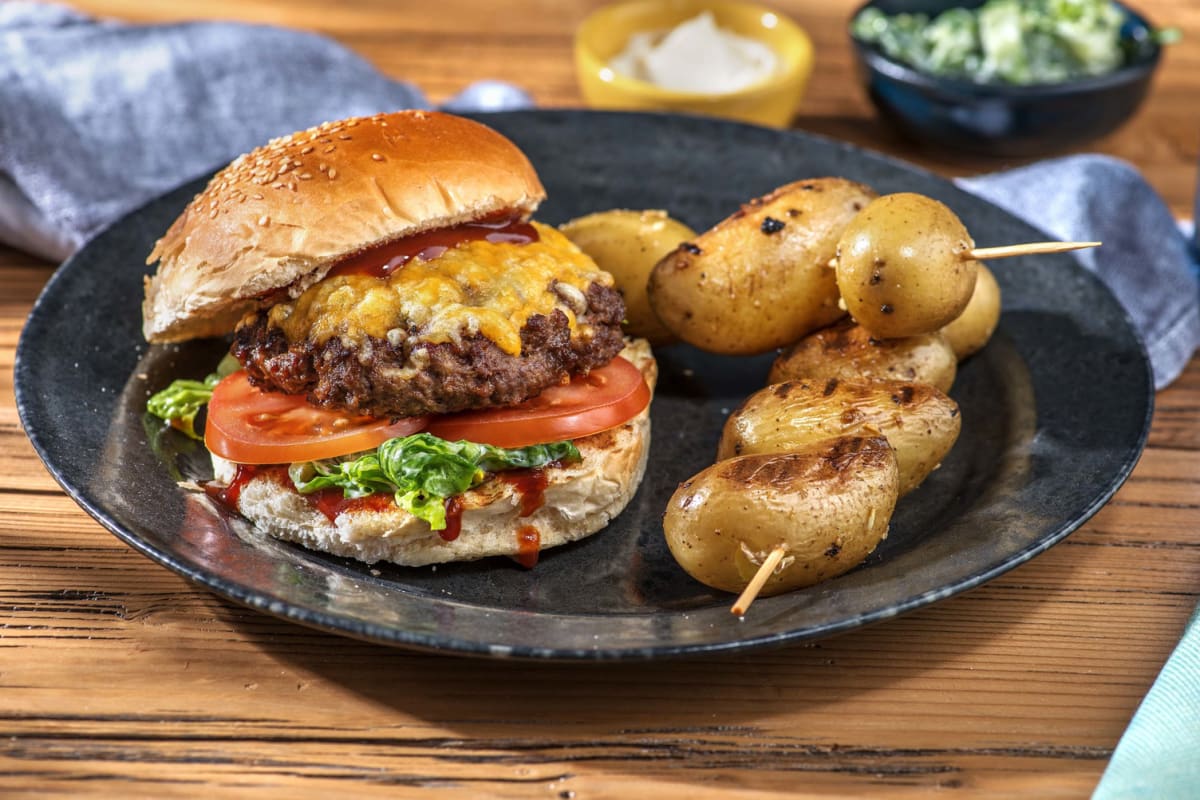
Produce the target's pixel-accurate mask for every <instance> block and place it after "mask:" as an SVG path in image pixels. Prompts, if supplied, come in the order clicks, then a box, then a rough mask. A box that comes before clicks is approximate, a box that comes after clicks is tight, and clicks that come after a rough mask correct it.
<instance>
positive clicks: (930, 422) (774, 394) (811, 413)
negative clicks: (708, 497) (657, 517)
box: [717, 378, 962, 496]
mask: <svg viewBox="0 0 1200 800" xmlns="http://www.w3.org/2000/svg"><path fill="white" fill-rule="evenodd" d="M961 428H962V417H961V415H960V414H959V412H958V404H957V403H955V402H954V401H953V400H951V399H950V398H949V397H947V396H946V395H945V394H944V393H943V392H941V391H940V390H939V389H937V388H935V387H933V386H930V385H929V384H924V383H911V382H907V381H865V380H839V379H838V378H830V379H828V380H826V381H824V382H821V383H813V382H808V381H788V382H785V383H780V384H775V385H773V386H768V387H766V388H765V389H761V390H759V391H758V392H756V393H754V394H753V395H751V396H750V397H749V398H748V399H747V400H746V402H745V403H744V404H743V405H742V407H741V408H739V409H738V410H737V411H735V412H734V413H733V414H731V415H730V417H729V419H728V420H727V421H726V422H725V428H724V431H723V432H722V434H721V443H720V446H719V447H718V450H717V458H718V459H726V458H733V457H736V456H742V455H755V454H760V453H785V452H788V451H790V450H795V449H797V448H800V447H805V446H809V445H813V444H816V443H818V442H820V441H823V440H825V439H830V438H834V437H838V436H863V435H871V434H876V433H878V434H882V435H883V436H884V437H886V438H887V440H888V443H889V444H890V445H891V446H892V449H893V450H895V451H896V464H897V467H898V469H899V471H900V474H899V493H900V495H901V496H903V495H905V494H907V493H908V492H910V491H912V490H913V489H915V488H916V487H917V486H918V485H920V483H921V481H923V480H925V478H926V477H927V476H928V475H929V473H930V472H932V471H933V470H934V469H935V468H936V467H937V466H938V464H940V463H941V462H942V459H943V458H945V457H946V454H947V453H949V452H950V448H952V447H953V446H954V443H955V441H957V440H958V434H959V431H960V430H961Z"/></svg>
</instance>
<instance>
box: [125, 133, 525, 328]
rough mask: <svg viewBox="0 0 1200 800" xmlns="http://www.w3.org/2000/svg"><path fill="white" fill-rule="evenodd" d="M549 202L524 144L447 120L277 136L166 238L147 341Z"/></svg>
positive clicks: (157, 256) (228, 317)
mask: <svg viewBox="0 0 1200 800" xmlns="http://www.w3.org/2000/svg"><path fill="white" fill-rule="evenodd" d="M544 197H545V190H544V189H543V188H542V185H541V182H540V181H539V180H538V177H537V173H535V172H534V169H533V167H532V165H530V163H529V160H528V159H527V158H525V156H524V154H523V153H521V151H520V150H518V149H517V147H516V145H514V144H513V143H512V142H510V141H509V140H508V139H506V138H504V137H503V136H501V135H500V134H498V133H496V132H495V131H493V130H492V129H490V128H488V127H486V126H484V125H481V124H479V123H477V122H473V121H471V120H467V119H463V118H462V117H455V116H452V115H449V114H441V113H437V112H428V111H401V112H396V113H392V114H379V115H377V116H374V117H359V118H353V119H347V120H341V121H339V122H327V123H325V124H323V125H320V126H318V127H316V128H310V129H309V130H306V131H301V132H299V133H294V134H292V135H290V136H284V137H282V138H279V139H274V140H272V141H271V142H269V143H268V144H266V145H265V146H263V147H260V148H258V149H256V150H254V151H252V152H250V153H247V154H246V155H243V156H240V157H238V158H237V159H236V160H234V161H233V163H231V164H230V165H229V166H228V167H226V168H225V169H223V170H221V171H220V172H218V173H217V174H216V175H215V176H214V177H213V179H212V181H210V182H209V184H208V186H207V188H205V189H204V191H203V192H201V193H200V194H198V195H196V197H195V198H193V200H192V202H191V203H189V204H188V206H187V208H185V209H184V211H183V213H182V214H181V215H180V216H179V219H177V220H175V223H174V224H173V225H172V226H171V228H170V229H169V230H168V231H167V232H166V234H165V235H164V236H163V237H162V238H161V239H159V240H158V243H157V244H156V245H155V247H154V250H153V252H151V253H150V256H149V258H148V259H147V261H146V263H148V264H149V263H153V262H155V261H158V262H159V264H158V272H157V274H155V275H154V276H153V277H152V278H147V279H146V299H145V302H144V303H143V305H142V316H143V333H144V334H145V336H146V338H147V339H148V340H149V341H151V342H172V341H181V340H184V339H191V338H196V337H201V336H218V335H222V334H225V333H228V332H229V331H230V330H232V329H233V327H234V326H235V325H236V324H237V322H238V321H239V320H240V319H241V318H242V317H243V316H244V315H245V314H246V313H248V312H250V311H252V310H254V309H256V308H258V307H260V306H262V305H265V304H268V303H270V302H272V301H273V300H275V299H277V297H278V292H279V291H280V290H285V289H286V290H287V291H288V293H289V294H290V295H291V296H293V297H294V296H298V295H299V294H300V293H301V292H302V291H304V289H306V288H308V287H309V286H311V285H312V284H314V283H316V282H317V281H319V280H321V278H323V277H324V276H325V273H327V272H328V271H329V269H330V267H332V266H333V265H334V264H335V263H336V262H337V261H338V260H339V259H341V258H343V257H344V256H346V255H350V254H352V253H355V252H359V251H361V250H364V249H366V248H368V247H372V246H374V245H377V244H382V243H385V242H389V241H392V240H394V239H399V238H402V237H405V236H411V235H413V234H416V233H421V232H423V231H428V230H434V229H437V228H444V227H448V226H451V225H458V224H461V223H464V222H470V221H472V220H476V219H481V218H484V217H488V216H491V215H494V214H497V213H505V212H513V213H516V214H519V215H521V216H528V215H529V214H531V213H532V212H533V210H534V209H535V208H536V207H537V205H538V203H539V202H541V200H542V199H543V198H544Z"/></svg>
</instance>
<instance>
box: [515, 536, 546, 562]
mask: <svg viewBox="0 0 1200 800" xmlns="http://www.w3.org/2000/svg"><path fill="white" fill-rule="evenodd" d="M541 550H542V535H541V534H540V533H538V529H537V528H535V527H533V526H532V525H523V526H521V528H519V529H518V530H517V554H516V555H515V556H513V560H515V561H516V562H517V563H518V564H520V565H521V566H522V567H524V568H525V569H533V568H534V566H536V565H537V562H538V553H540V552H541Z"/></svg>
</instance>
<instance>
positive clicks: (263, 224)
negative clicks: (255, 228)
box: [258, 214, 271, 227]
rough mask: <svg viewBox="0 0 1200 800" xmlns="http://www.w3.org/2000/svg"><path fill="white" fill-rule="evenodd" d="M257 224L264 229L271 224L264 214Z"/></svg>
mask: <svg viewBox="0 0 1200 800" xmlns="http://www.w3.org/2000/svg"><path fill="white" fill-rule="evenodd" d="M258 224H259V225H262V226H264V227H266V226H267V225H270V224H271V218H270V217H268V216H267V215H266V214H263V215H262V216H261V217H259V218H258Z"/></svg>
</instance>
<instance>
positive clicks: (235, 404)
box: [204, 370, 429, 464]
mask: <svg viewBox="0 0 1200 800" xmlns="http://www.w3.org/2000/svg"><path fill="white" fill-rule="evenodd" d="M428 422H429V418H428V417H404V418H401V419H399V420H397V421H396V422H390V421H389V420H387V419H378V418H376V417H366V416H355V415H352V414H348V413H347V412H344V411H332V410H330V409H325V408H317V407H316V406H313V405H311V404H310V403H309V402H308V401H307V400H305V399H304V395H298V394H282V393H280V392H264V391H262V390H261V389H258V388H257V387H254V386H251V385H250V380H249V378H248V377H247V376H246V371H245V370H238V371H237V372H235V373H233V374H232V375H230V376H228V377H226V378H225V379H224V380H222V381H221V382H220V383H218V384H217V385H216V386H215V387H214V388H213V395H212V400H210V401H209V403H208V421H207V422H206V423H205V426H204V444H205V446H206V447H208V449H209V450H211V451H212V452H213V453H216V454H217V455H219V456H221V457H222V458H227V459H229V460H230V461H236V462H237V463H239V464H288V463H291V462H293V461H315V460H317V459H321V458H334V457H336V456H344V455H347V454H349V453H357V452H359V451H360V450H370V449H371V448H373V447H377V446H378V445H380V444H382V443H383V442H385V441H387V440H388V439H391V438H392V437H394V436H408V435H409V434H411V433H416V432H417V431H420V430H424V428H425V426H426V425H427V424H428Z"/></svg>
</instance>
